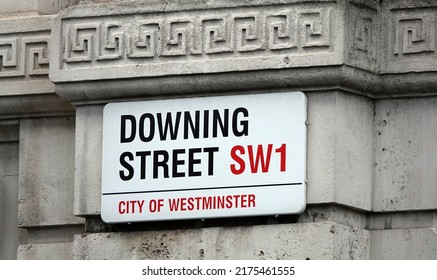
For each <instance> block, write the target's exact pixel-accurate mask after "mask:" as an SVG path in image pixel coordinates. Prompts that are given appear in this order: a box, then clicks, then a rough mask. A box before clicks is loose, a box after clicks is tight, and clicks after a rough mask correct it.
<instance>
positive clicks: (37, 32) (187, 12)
mask: <svg viewBox="0 0 437 280" xmlns="http://www.w3.org/2000/svg"><path fill="white" fill-rule="evenodd" d="M0 2H1V3H0V201H1V204H0V259H14V258H18V259H305V258H310V259H437V247H436V244H437V49H436V48H437V1H434V0H419V1H418V0H253V1H249V0H192V1H183V0H175V1H167V0H147V1H146V0H112V1H110V0H82V1H77V0H62V1H52V0H51V1H43V0H26V1H10V0H6V1H3V0H2V1H0ZM290 91H302V92H304V93H305V95H306V97H307V101H308V108H307V153H306V154H307V159H306V164H307V166H306V170H307V176H306V178H307V184H306V185H307V193H306V195H307V208H306V210H305V211H304V212H303V213H302V214H299V215H290V216H286V217H281V216H280V217H274V216H273V217H244V218H230V219H217V220H206V221H203V220H194V221H191V220H190V221H188V220H184V221H178V222H176V221H165V222H156V223H150V222H142V223H132V224H106V223H104V222H103V221H102V220H101V218H100V214H101V205H100V203H101V188H102V186H101V182H102V134H103V108H104V106H105V105H106V104H108V103H112V102H123V101H144V100H159V99H168V98H175V99H177V98H189V97H200V96H217V95H221V96H226V95H236V94H256V93H266V92H290ZM267 105H268V104H266V106H267Z"/></svg>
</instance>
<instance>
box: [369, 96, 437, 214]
mask: <svg viewBox="0 0 437 280" xmlns="http://www.w3.org/2000/svg"><path fill="white" fill-rule="evenodd" d="M375 113H376V116H375V132H376V135H375V139H376V140H375V155H376V159H375V160H376V166H375V185H374V195H373V205H374V206H373V207H374V210H375V211H399V210H419V209H436V208H437V188H436V186H437V175H436V174H437V173H436V170H437V122H436V121H435V120H436V119H437V98H421V99H397V100H380V101H376V108H375Z"/></svg>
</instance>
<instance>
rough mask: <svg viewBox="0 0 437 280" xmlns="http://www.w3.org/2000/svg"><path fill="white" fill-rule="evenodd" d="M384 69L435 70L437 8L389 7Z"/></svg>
mask: <svg viewBox="0 0 437 280" xmlns="http://www.w3.org/2000/svg"><path fill="white" fill-rule="evenodd" d="M387 15H388V17H387V23H388V24H387V30H386V34H387V35H386V36H387V48H386V53H385V54H384V56H383V59H384V61H383V66H384V68H383V71H384V72H407V71H411V70H414V71H427V70H435V67H436V65H437V63H436V61H437V53H436V49H435V48H436V34H435V32H436V23H437V22H436V20H437V9H436V8H432V7H431V8H401V9H399V8H397V9H392V10H388V11H387Z"/></svg>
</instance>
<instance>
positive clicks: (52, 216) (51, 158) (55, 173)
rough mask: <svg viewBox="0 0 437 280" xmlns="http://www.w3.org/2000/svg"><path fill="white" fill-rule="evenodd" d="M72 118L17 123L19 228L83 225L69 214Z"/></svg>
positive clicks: (71, 203) (71, 180) (72, 169)
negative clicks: (18, 134) (18, 144)
mask: <svg viewBox="0 0 437 280" xmlns="http://www.w3.org/2000/svg"><path fill="white" fill-rule="evenodd" d="M74 123H75V122H74V118H72V117H56V118H35V119H22V120H20V150H19V151H20V155H19V160H20V161H19V162H20V166H19V174H20V176H19V185H20V186H19V188H20V204H19V215H18V220H19V226H20V227H38V226H50V225H69V224H78V223H83V219H81V218H78V217H75V216H74V214H73V197H74Z"/></svg>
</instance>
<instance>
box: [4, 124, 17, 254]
mask: <svg viewBox="0 0 437 280" xmlns="http://www.w3.org/2000/svg"><path fill="white" fill-rule="evenodd" d="M0 128H1V125H0ZM15 129H18V128H17V127H15ZM0 134H1V130H0ZM1 138H2V137H1V136H0V139H1ZM17 217H18V142H11V141H8V142H1V141H0V259H16V258H17V246H18V235H19V234H18V222H17Z"/></svg>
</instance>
